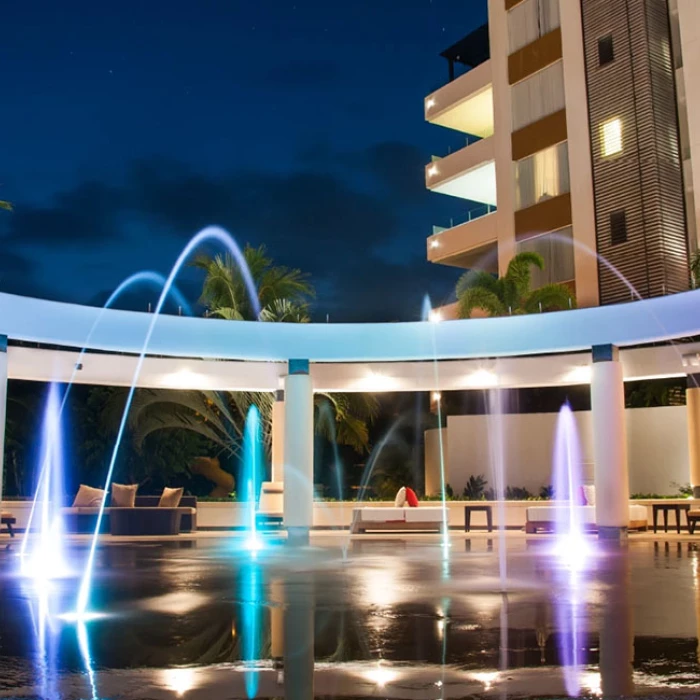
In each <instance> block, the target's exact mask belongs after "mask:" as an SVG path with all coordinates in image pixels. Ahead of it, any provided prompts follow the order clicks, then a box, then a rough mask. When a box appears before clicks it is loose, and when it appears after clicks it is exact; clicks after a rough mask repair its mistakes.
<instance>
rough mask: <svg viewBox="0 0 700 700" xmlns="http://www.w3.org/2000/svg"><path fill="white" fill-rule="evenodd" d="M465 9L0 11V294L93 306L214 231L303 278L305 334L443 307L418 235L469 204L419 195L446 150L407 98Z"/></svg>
mask: <svg viewBox="0 0 700 700" xmlns="http://www.w3.org/2000/svg"><path fill="white" fill-rule="evenodd" d="M485 5H486V3H485V0H351V1H350V2H331V1H329V0H289V1H285V2H282V1H281V0H280V1H279V2H277V1H273V0H257V1H255V0H187V1H185V0H168V1H166V0H148V1H145V0H140V1H139V2H136V1H135V0H120V1H119V2H116V1H115V0H99V1H96V0H90V1H87V0H85V1H78V0H65V1H64V2H56V0H41V1H40V0H22V1H21V2H19V1H18V2H9V3H4V4H3V9H2V25H3V32H2V35H3V36H2V41H1V42H0V66H2V96H1V98H0V144H1V146H0V199H7V200H11V201H12V202H14V204H15V207H16V210H15V212H14V213H7V212H3V211H0V238H1V239H2V248H1V255H0V290H2V291H7V292H14V293H19V294H28V295H34V296H42V297H46V298H52V299H60V300H64V301H74V302H80V303H92V304H96V303H102V302H103V301H104V299H105V298H106V296H107V294H108V293H109V291H111V290H112V289H113V288H114V287H115V286H116V285H117V284H118V283H119V282H120V281H121V280H122V279H123V278H124V277H126V276H128V275H129V274H131V273H133V272H136V271H137V270H141V269H154V270H158V271H160V272H163V273H166V272H167V271H168V269H169V267H170V265H171V264H172V262H173V261H174V259H175V257H176V256H177V254H178V252H179V250H180V248H181V247H182V246H183V245H184V244H185V242H186V241H187V240H188V239H189V237H190V236H191V235H193V234H194V233H195V232H196V231H197V230H198V229H199V228H201V227H202V226H205V225H207V224H214V223H215V224H220V225H222V226H224V227H226V228H227V229H229V230H230V231H231V233H232V234H233V235H234V237H235V238H236V240H237V241H238V242H239V243H240V244H241V245H243V244H244V243H246V242H250V243H253V244H256V245H257V244H260V243H265V244H266V245H267V247H268V250H269V252H270V254H271V255H272V256H273V257H274V258H275V260H276V261H278V262H279V263H282V264H286V265H291V266H294V267H299V268H301V269H303V270H305V271H308V272H309V273H311V275H312V279H313V282H314V283H315V285H316V288H317V292H318V299H317V301H316V303H315V307H314V317H315V318H316V319H318V320H320V319H325V317H326V314H329V315H330V319H331V321H356V320H399V319H401V320H406V319H415V318H417V317H418V315H419V313H420V307H421V301H422V298H423V295H424V294H425V293H426V292H428V293H430V294H431V295H432V297H433V301H434V303H440V302H443V301H446V300H448V297H449V295H450V293H451V291H452V288H453V286H454V282H455V281H456V278H457V276H458V271H455V270H452V269H451V268H447V267H442V266H436V265H431V264H430V263H428V262H426V260H425V239H426V237H427V236H428V235H429V234H430V232H431V226H432V224H441V225H447V224H448V222H449V219H450V217H451V216H453V215H454V216H459V215H460V213H461V212H466V210H467V209H468V208H469V205H468V203H466V202H463V201H460V200H458V199H452V198H450V197H446V196H441V195H437V194H434V195H431V194H430V193H428V192H427V191H426V190H425V189H424V179H423V167H424V164H425V163H426V162H427V161H428V160H429V159H430V155H431V153H435V154H440V155H443V154H445V153H446V152H447V149H448V147H452V148H455V147H459V144H461V143H463V139H461V138H460V134H458V133H456V132H450V131H448V130H445V129H441V128H440V127H437V126H431V125H429V124H426V123H425V122H424V121H423V98H424V96H425V95H426V94H427V93H429V92H430V91H432V90H434V89H435V88H437V87H439V86H440V85H442V84H444V82H446V80H447V64H446V62H445V60H444V59H442V58H440V56H439V53H440V51H442V50H444V49H445V48H447V47H448V46H449V45H451V44H452V43H453V42H455V41H457V40H458V39H460V38H461V37H462V36H464V35H465V34H466V33H468V32H469V31H471V30H472V29H473V28H475V27H476V26H478V25H479V24H481V23H483V22H484V21H485V19H486V8H485ZM193 274H194V272H193V271H189V272H188V273H187V276H186V278H185V280H184V281H183V291H184V292H185V293H186V294H187V295H188V296H190V297H191V298H192V299H193V300H194V299H196V296H197V291H198V290H197V280H196V279H194V278H193V277H192V275H193ZM149 299H155V293H154V292H152V291H150V292H147V293H144V294H143V295H141V296H139V297H138V298H137V299H131V300H130V303H131V304H132V305H134V306H136V307H139V305H144V306H145V303H146V301H147V300H149Z"/></svg>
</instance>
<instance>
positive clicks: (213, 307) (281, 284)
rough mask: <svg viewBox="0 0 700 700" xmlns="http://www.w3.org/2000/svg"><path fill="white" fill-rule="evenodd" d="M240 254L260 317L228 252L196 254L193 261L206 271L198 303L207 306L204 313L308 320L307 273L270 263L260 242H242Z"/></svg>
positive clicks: (236, 317)
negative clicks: (243, 244) (213, 254)
mask: <svg viewBox="0 0 700 700" xmlns="http://www.w3.org/2000/svg"><path fill="white" fill-rule="evenodd" d="M243 257H244V258H245V261H246V264H247V265H248V269H249V270H250V275H251V277H252V278H253V281H254V282H255V287H256V289H257V290H258V302H259V304H260V308H261V309H262V312H261V314H260V317H259V318H256V316H255V312H254V310H253V305H252V304H251V301H250V298H249V295H248V290H247V288H246V285H245V281H244V279H243V275H241V273H240V270H239V267H238V264H237V262H236V261H235V260H234V259H233V257H232V256H231V255H216V256H214V257H213V258H212V257H209V256H208V255H200V256H199V257H197V258H196V259H195V260H194V262H193V265H194V266H195V267H198V268H199V269H201V270H204V271H205V272H206V277H205V279H204V285H203V287H202V295H201V297H200V302H201V303H202V304H204V305H205V306H206V307H207V309H208V311H207V315H208V316H214V317H218V318H225V319H228V320H230V321H255V320H261V321H275V322H286V323H305V322H308V320H309V316H308V305H309V300H310V299H311V298H313V297H314V295H315V292H314V288H313V286H312V285H311V283H310V282H309V278H308V275H306V274H304V273H303V272H301V270H297V269H294V268H288V267H284V266H282V265H275V264H273V261H272V259H271V258H269V257H268V255H267V251H266V249H265V246H262V245H261V246H258V247H257V248H253V247H252V246H250V245H246V247H245V249H244V250H243Z"/></svg>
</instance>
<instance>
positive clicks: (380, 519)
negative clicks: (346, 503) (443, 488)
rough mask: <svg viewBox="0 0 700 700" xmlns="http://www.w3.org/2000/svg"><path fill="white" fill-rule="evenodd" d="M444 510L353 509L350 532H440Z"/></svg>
mask: <svg viewBox="0 0 700 700" xmlns="http://www.w3.org/2000/svg"><path fill="white" fill-rule="evenodd" d="M444 523H445V509H444V508H442V507H441V506H437V507H436V506H421V507H420V508H411V507H408V506H406V507H403V508H397V507H394V506H386V507H371V506H370V507H366V508H353V510H352V524H351V526H350V532H352V533H353V534H359V533H363V532H370V531H416V530H427V531H432V532H435V531H437V532H442V530H443V527H444Z"/></svg>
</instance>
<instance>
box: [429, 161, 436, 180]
mask: <svg viewBox="0 0 700 700" xmlns="http://www.w3.org/2000/svg"><path fill="white" fill-rule="evenodd" d="M437 174H438V167H437V165H435V163H433V164H432V165H431V166H430V167H429V168H428V177H435V176H436V175H437Z"/></svg>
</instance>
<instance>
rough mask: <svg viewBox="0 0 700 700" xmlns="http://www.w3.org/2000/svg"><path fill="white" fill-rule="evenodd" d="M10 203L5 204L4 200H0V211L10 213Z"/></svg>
mask: <svg viewBox="0 0 700 700" xmlns="http://www.w3.org/2000/svg"><path fill="white" fill-rule="evenodd" d="M12 208H13V207H12V203H11V202H5V201H4V200H2V199H0V209H5V210H6V211H12Z"/></svg>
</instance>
